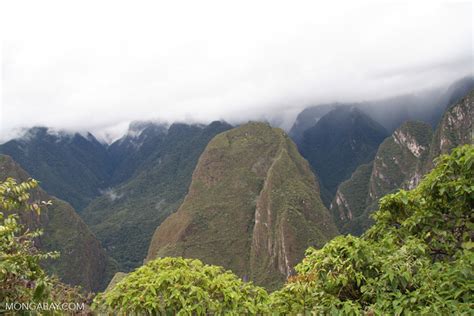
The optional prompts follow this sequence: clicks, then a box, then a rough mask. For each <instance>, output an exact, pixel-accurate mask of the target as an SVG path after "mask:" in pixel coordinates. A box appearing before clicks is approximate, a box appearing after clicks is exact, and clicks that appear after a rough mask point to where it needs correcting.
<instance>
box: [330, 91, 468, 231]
mask: <svg viewBox="0 0 474 316" xmlns="http://www.w3.org/2000/svg"><path fill="white" fill-rule="evenodd" d="M473 121H474V90H473V91H471V92H469V93H468V94H467V95H466V96H465V97H464V98H462V99H461V100H459V102H457V103H456V104H454V105H452V106H451V107H449V108H448V109H447V110H446V112H445V114H444V115H443V118H442V119H441V121H440V123H439V125H438V127H437V129H436V131H435V133H434V134H433V133H432V132H431V128H430V126H429V125H428V124H425V123H421V122H406V123H405V124H403V125H402V126H401V127H400V128H398V129H397V130H396V131H395V132H394V133H393V134H392V136H390V137H389V138H387V139H386V140H385V141H384V142H383V143H382V144H381V145H380V147H379V149H378V151H377V154H376V156H375V159H374V161H373V162H372V167H371V170H370V173H369V172H368V167H367V166H360V167H359V168H358V169H357V170H356V171H355V172H354V174H353V175H352V177H351V179H349V180H347V181H345V182H344V183H342V184H341V185H340V186H339V188H338V191H337V193H336V197H335V199H334V200H333V202H332V203H331V207H330V209H331V212H332V213H333V214H334V215H335V216H338V219H337V221H336V223H337V225H338V227H339V229H340V230H341V232H343V233H352V234H360V233H362V232H363V231H364V230H365V229H366V228H367V227H368V226H370V225H371V220H370V218H369V215H370V214H371V212H372V211H373V210H374V209H375V208H376V207H377V201H378V199H379V198H381V197H382V196H384V195H386V194H387V193H390V192H393V191H395V190H397V189H400V188H402V189H412V188H414V187H415V186H416V185H417V184H418V183H419V181H420V180H421V178H422V177H423V175H424V174H426V173H427V172H429V171H430V170H431V169H432V167H433V160H434V159H435V158H436V157H438V156H439V155H440V154H444V153H448V152H450V150H451V149H453V148H455V147H457V146H460V145H463V144H469V143H473ZM368 174H370V177H368ZM365 181H367V182H365ZM362 201H365V202H364V203H362ZM354 214H356V215H354Z"/></svg>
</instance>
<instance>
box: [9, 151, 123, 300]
mask: <svg viewBox="0 0 474 316" xmlns="http://www.w3.org/2000/svg"><path fill="white" fill-rule="evenodd" d="M8 177H12V178H14V179H16V180H17V181H18V182H21V181H25V180H27V179H29V178H30V176H29V174H28V173H26V171H24V170H23V169H22V168H21V167H20V166H19V165H18V164H17V163H16V162H15V161H13V159H12V158H11V157H9V156H6V155H0V181H3V180H5V179H6V178H8ZM32 198H34V200H42V201H49V200H51V202H52V205H50V206H47V207H45V208H43V210H42V212H41V215H40V216H37V215H36V214H35V213H32V212H29V213H27V212H19V215H20V219H21V222H22V224H24V225H26V226H27V227H28V228H29V229H42V230H43V235H42V236H41V237H39V240H37V241H36V246H37V247H38V248H40V249H42V250H44V251H59V252H60V257H59V258H58V259H52V260H49V261H48V262H47V263H46V266H45V268H46V269H47V271H48V272H49V273H54V274H57V275H58V276H59V278H60V279H61V280H62V281H63V282H65V283H68V284H71V285H80V286H82V287H83V288H84V289H85V290H88V291H97V290H102V289H103V288H104V287H105V286H106V285H107V282H108V281H109V280H110V277H111V276H112V275H113V273H114V262H113V261H112V260H110V258H108V257H107V255H106V253H105V250H104V249H103V248H102V246H101V244H100V242H99V241H98V240H97V239H96V238H95V236H94V234H93V233H92V232H91V231H90V230H89V228H88V227H87V226H86V224H85V223H84V222H83V221H82V219H81V218H80V217H79V216H78V215H77V214H76V212H75V210H74V209H73V208H72V207H71V205H69V204H68V203H67V202H64V201H62V200H60V199H58V198H55V197H53V196H50V195H49V194H47V193H46V192H45V191H44V190H43V189H41V188H38V189H35V190H34V192H33V193H32Z"/></svg>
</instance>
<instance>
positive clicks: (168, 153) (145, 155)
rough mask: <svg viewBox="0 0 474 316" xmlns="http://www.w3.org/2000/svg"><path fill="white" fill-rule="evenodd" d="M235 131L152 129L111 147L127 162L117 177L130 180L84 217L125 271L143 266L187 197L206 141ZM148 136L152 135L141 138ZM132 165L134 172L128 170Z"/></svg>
mask: <svg viewBox="0 0 474 316" xmlns="http://www.w3.org/2000/svg"><path fill="white" fill-rule="evenodd" d="M231 127H232V126H230V125H229V124H227V123H224V122H213V123H211V124H209V125H207V126H204V125H187V124H173V125H171V126H170V127H169V129H167V130H166V131H165V130H164V129H163V128H162V127H160V126H155V127H153V126H147V127H146V128H145V129H144V130H143V131H142V132H141V134H140V135H139V137H135V138H133V139H131V138H130V134H131V133H128V136H127V135H126V136H125V138H124V139H122V140H119V141H118V143H116V144H112V145H111V148H110V151H111V152H113V151H115V152H119V151H120V150H123V154H121V156H122V157H124V158H123V162H119V163H117V165H118V166H119V167H118V168H117V169H116V170H124V171H123V172H121V173H116V174H121V175H123V174H129V175H131V177H130V178H129V179H127V180H126V181H124V182H122V183H120V184H119V185H116V186H114V187H110V188H108V189H105V190H104V191H103V194H102V195H101V196H99V197H97V198H96V199H95V200H94V201H92V202H91V203H90V204H89V205H88V206H87V208H86V209H84V211H83V213H81V216H82V217H83V219H84V221H85V222H86V223H87V224H88V225H89V227H90V228H91V230H92V231H93V232H94V233H95V234H96V235H97V237H98V238H99V240H100V241H101V242H102V243H103V245H104V246H105V248H106V249H107V251H108V253H109V254H110V255H111V256H112V257H113V258H114V259H116V260H117V261H118V263H119V264H120V268H121V269H122V270H125V271H129V270H130V269H133V268H135V267H137V266H139V265H141V263H142V262H143V259H144V258H145V256H146V252H147V247H148V244H149V242H150V239H151V237H152V235H153V231H154V230H155V228H156V227H157V226H158V225H159V224H160V223H161V222H162V221H163V220H164V219H165V218H166V217H167V216H168V215H169V214H171V213H172V212H174V211H175V210H176V209H177V208H178V207H179V205H180V204H181V202H182V200H183V198H184V196H185V195H186V192H187V189H188V187H189V184H190V183H191V176H192V172H193V170H194V168H195V166H196V164H197V161H198V159H199V156H200V155H201V153H202V151H203V150H204V148H205V147H206V145H207V143H208V142H209V141H210V140H211V139H212V138H213V137H214V136H215V135H217V134H219V133H221V132H223V131H226V130H228V129H230V128H231ZM131 129H132V130H133V129H134V126H131ZM144 133H149V134H148V136H146V137H142V136H143V135H144ZM126 147H128V149H127V148H126ZM124 148H125V149H124ZM130 149H133V150H130ZM137 161H139V162H140V163H139V164H138V163H137ZM115 162H117V160H115ZM132 164H133V168H130V170H131V169H133V171H130V170H126V168H127V167H128V166H131V165H132ZM120 166H123V167H120Z"/></svg>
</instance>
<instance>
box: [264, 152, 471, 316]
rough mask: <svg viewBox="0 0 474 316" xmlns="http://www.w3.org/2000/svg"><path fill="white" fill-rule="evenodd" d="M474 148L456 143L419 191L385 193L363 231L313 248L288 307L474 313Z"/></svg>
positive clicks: (276, 296) (281, 295)
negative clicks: (318, 248)
mask: <svg viewBox="0 0 474 316" xmlns="http://www.w3.org/2000/svg"><path fill="white" fill-rule="evenodd" d="M473 206H474V147H473V146H471V145H466V146H463V147H460V148H457V149H455V150H454V151H453V153H452V154H451V155H450V156H443V157H441V158H440V159H439V160H438V162H437V167H436V168H435V169H434V170H433V171H432V172H431V173H430V174H429V175H428V176H427V177H426V178H425V179H424V180H423V181H422V183H421V184H420V185H419V186H418V187H417V188H416V189H414V190H412V191H408V192H407V191H403V190H401V191H399V192H398V193H395V194H390V195H387V196H385V197H384V198H382V199H381V201H380V209H379V211H377V212H376V213H375V215H374V219H375V221H376V224H375V225H374V226H373V227H372V228H371V229H369V230H368V231H367V232H366V233H365V234H364V235H362V237H360V238H357V237H353V236H350V235H349V236H340V237H337V238H335V239H333V240H332V241H331V242H329V243H328V244H327V245H326V246H325V247H323V248H322V249H320V250H316V249H312V248H310V249H308V251H307V254H306V257H305V259H304V260H303V262H301V263H300V264H299V265H298V266H297V267H296V271H297V273H298V274H297V275H296V276H295V277H292V278H291V279H290V280H289V281H288V282H287V284H286V285H285V286H284V288H283V289H281V290H280V291H277V292H274V293H273V294H272V295H271V303H270V304H271V309H272V311H274V312H277V313H282V314H295V313H312V312H313V313H316V314H319V313H322V314H325V313H342V314H347V315H360V314H364V313H367V314H394V315H400V314H410V313H412V314H428V315H432V314H445V315H447V314H471V313H473V312H474V300H473V297H474V269H473V268H474V252H473V246H474V244H473V242H472V238H473V231H474V230H473V228H474V218H473Z"/></svg>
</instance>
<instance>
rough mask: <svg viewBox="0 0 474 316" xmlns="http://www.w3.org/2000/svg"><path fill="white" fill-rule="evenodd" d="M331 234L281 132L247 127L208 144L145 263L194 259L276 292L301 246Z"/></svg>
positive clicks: (305, 171)
mask: <svg viewBox="0 0 474 316" xmlns="http://www.w3.org/2000/svg"><path fill="white" fill-rule="evenodd" d="M337 233H338V232H337V229H336V227H335V225H334V223H333V221H332V219H331V216H330V215H329V213H328V211H327V209H326V208H325V206H324V205H323V203H322V201H321V199H320V197H319V187H318V184H317V182H316V179H315V177H314V175H313V174H312V172H311V170H310V167H309V165H308V163H307V161H306V160H304V159H303V158H302V157H301V155H300V154H299V153H298V150H297V148H296V146H295V144H294V143H293V142H292V141H291V140H290V139H289V137H288V136H287V135H286V134H285V133H284V132H283V131H282V130H280V129H276V128H272V127H270V126H269V125H266V124H264V123H248V124H245V125H242V126H240V127H238V128H235V129H232V130H230V131H227V132H224V133H221V134H219V135H217V136H216V137H214V138H213V139H212V140H211V141H210V142H209V144H208V145H207V147H206V149H205V151H204V152H203V154H202V155H201V157H200V158H199V162H198V165H197V167H196V169H195V170H194V173H193V177H192V182H191V185H190V187H189V191H188V194H187V195H186V198H185V199H184V201H183V203H182V204H181V206H180V208H179V209H178V211H176V212H175V213H173V214H172V215H170V216H169V217H168V218H167V219H166V220H165V221H164V222H163V223H162V224H161V225H160V226H159V227H158V228H157V229H156V231H155V234H154V235H153V239H152V241H151V244H150V248H149V250H148V256H147V260H150V259H152V258H155V257H162V256H184V257H190V258H198V259H201V260H202V261H203V262H205V263H208V264H217V265H222V266H224V267H225V268H226V269H231V270H232V271H234V272H235V273H237V275H239V276H241V277H243V278H244V280H245V279H249V280H252V281H254V282H255V283H257V284H262V285H265V286H267V287H269V288H276V287H277V286H279V285H281V284H282V283H283V282H284V280H285V279H286V278H287V277H288V276H289V275H291V273H292V268H293V266H294V264H295V263H296V262H298V261H299V260H301V259H302V257H303V255H304V251H305V249H306V248H307V247H308V246H310V245H312V246H315V247H321V246H322V245H323V244H324V243H325V242H326V241H327V240H329V239H330V238H332V237H333V236H335V235H336V234H337Z"/></svg>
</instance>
